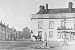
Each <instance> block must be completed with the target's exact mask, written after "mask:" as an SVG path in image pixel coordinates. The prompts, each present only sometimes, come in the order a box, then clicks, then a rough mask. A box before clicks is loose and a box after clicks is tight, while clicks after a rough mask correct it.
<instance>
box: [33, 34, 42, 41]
mask: <svg viewBox="0 0 75 50" xmlns="http://www.w3.org/2000/svg"><path fill="white" fill-rule="evenodd" d="M33 37H34V38H35V39H36V40H40V41H41V39H42V37H40V36H36V35H33Z"/></svg>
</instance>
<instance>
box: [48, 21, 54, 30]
mask: <svg viewBox="0 0 75 50" xmlns="http://www.w3.org/2000/svg"><path fill="white" fill-rule="evenodd" d="M50 22H52V23H50ZM52 25H53V26H52ZM49 29H54V21H49Z"/></svg>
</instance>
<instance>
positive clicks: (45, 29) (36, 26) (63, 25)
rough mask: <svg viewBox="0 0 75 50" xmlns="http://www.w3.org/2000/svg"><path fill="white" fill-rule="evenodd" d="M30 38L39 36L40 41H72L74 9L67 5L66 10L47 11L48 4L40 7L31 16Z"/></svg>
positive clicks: (74, 19)
mask: <svg viewBox="0 0 75 50" xmlns="http://www.w3.org/2000/svg"><path fill="white" fill-rule="evenodd" d="M31 30H32V34H31V38H32V39H34V37H33V35H36V36H38V35H40V36H41V37H42V41H44V40H45V39H47V41H64V39H66V41H70V40H72V39H74V38H73V37H75V36H73V34H75V33H72V32H75V8H73V3H72V2H69V3H68V8H58V9H48V4H46V7H45V6H42V5H41V6H40V10H39V12H37V13H36V14H32V15H31Z"/></svg>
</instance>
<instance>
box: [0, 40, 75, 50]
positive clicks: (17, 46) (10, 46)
mask: <svg viewBox="0 0 75 50" xmlns="http://www.w3.org/2000/svg"><path fill="white" fill-rule="evenodd" d="M32 45H33V44H32V43H31V42H30V41H0V50H74V49H75V44H74V45H73V44H72V45H67V46H56V47H54V48H48V49H47V48H45V49H34V48H29V47H30V46H32Z"/></svg>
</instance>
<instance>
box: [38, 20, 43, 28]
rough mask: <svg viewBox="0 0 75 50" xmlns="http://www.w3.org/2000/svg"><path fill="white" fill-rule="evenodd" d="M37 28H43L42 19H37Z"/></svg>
mask: <svg viewBox="0 0 75 50" xmlns="http://www.w3.org/2000/svg"><path fill="white" fill-rule="evenodd" d="M38 29H43V21H38Z"/></svg>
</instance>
